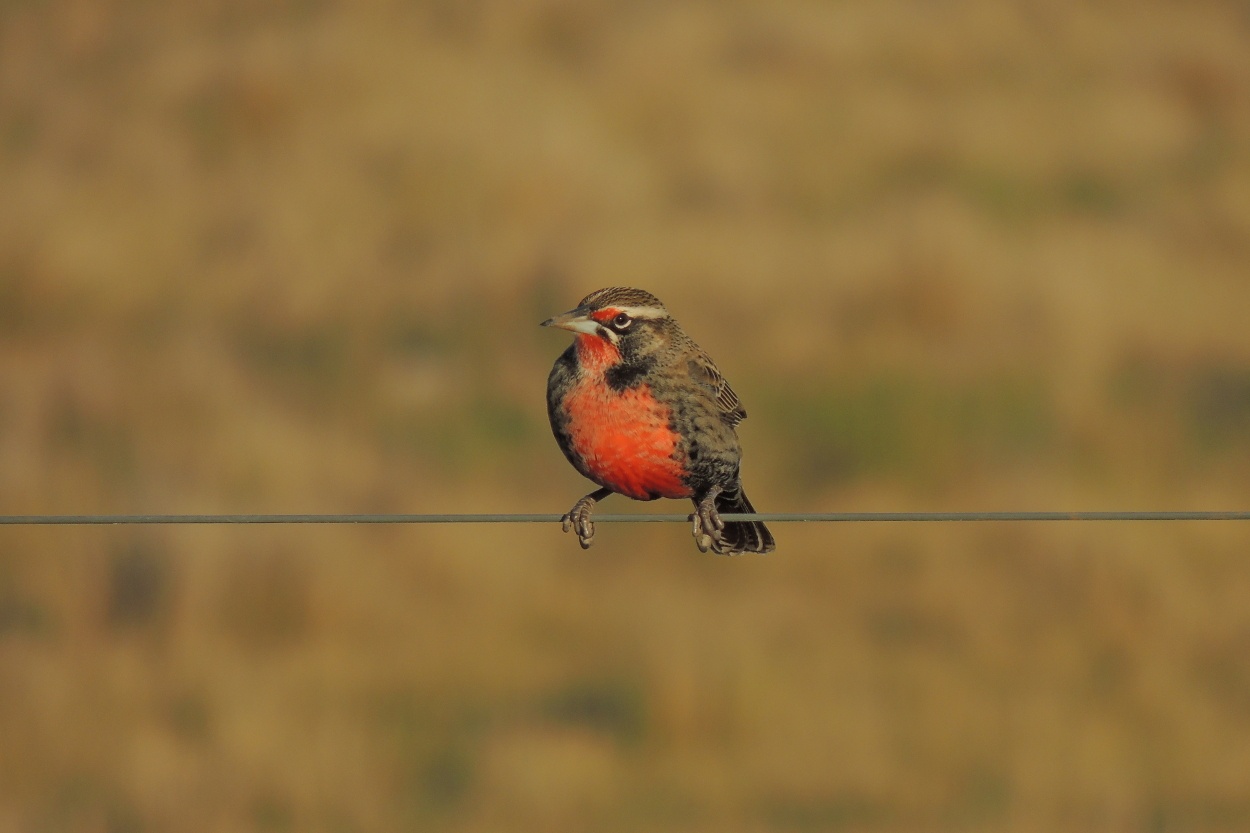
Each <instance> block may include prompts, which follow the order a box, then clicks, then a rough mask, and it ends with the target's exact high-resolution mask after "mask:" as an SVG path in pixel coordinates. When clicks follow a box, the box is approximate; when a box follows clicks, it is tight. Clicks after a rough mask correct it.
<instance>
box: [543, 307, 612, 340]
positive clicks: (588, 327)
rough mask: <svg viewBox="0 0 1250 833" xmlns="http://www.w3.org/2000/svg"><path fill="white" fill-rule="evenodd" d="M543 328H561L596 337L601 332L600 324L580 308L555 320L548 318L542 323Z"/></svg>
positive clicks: (558, 316)
mask: <svg viewBox="0 0 1250 833" xmlns="http://www.w3.org/2000/svg"><path fill="white" fill-rule="evenodd" d="M542 326H544V327H559V328H560V329H561V330H568V331H569V332H573V333H583V334H584V335H594V334H595V333H597V332H598V330H599V322H598V321H595V320H594V319H593V318H591V317H590V316H589V315H588V314H587V313H586V311H585V310H583V309H580V308H578V309H574V310H569V311H568V312H566V313H564V314H563V315H557V316H556V317H555V318H548V319H547V320H546V321H544V322H543V323H542Z"/></svg>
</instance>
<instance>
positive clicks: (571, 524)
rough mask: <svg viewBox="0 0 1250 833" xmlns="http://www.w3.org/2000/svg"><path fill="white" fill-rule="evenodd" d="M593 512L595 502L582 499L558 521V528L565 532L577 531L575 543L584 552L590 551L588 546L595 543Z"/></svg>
mask: <svg viewBox="0 0 1250 833" xmlns="http://www.w3.org/2000/svg"><path fill="white" fill-rule="evenodd" d="M594 511H595V502H594V501H593V500H590V499H589V498H582V499H581V500H579V501H578V502H577V503H575V504H573V508H572V509H570V510H569V511H568V513H567V514H565V516H564V517H562V518H561V519H560V528H561V529H563V530H564V531H565V532H571V531H574V530H576V531H577V542H578V543H579V544H581V545H582V549H584V550H588V549H590V545H591V544H593V543H594V542H595V522H594V520H593V519H592V516H593V514H594Z"/></svg>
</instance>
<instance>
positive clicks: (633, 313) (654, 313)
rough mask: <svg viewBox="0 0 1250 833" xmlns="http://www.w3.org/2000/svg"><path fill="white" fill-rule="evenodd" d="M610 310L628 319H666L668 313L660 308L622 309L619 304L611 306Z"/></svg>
mask: <svg viewBox="0 0 1250 833" xmlns="http://www.w3.org/2000/svg"><path fill="white" fill-rule="evenodd" d="M611 309H614V310H616V311H617V312H623V313H625V314H626V315H628V316H629V317H630V318H667V317H668V311H667V310H664V309H661V308H660V307H623V306H620V305H619V304H613V305H612V306H611Z"/></svg>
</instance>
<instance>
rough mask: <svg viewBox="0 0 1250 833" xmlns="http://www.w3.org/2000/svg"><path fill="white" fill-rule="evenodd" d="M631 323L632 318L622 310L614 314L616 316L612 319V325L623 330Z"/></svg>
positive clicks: (632, 321)
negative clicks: (616, 314)
mask: <svg viewBox="0 0 1250 833" xmlns="http://www.w3.org/2000/svg"><path fill="white" fill-rule="evenodd" d="M632 323H634V319H632V318H630V317H629V316H628V315H626V314H625V313H623V312H622V313H621V314H620V315H618V316H616V318H613V319H612V326H613V327H615V328H616V329H618V330H623V329H625V328H626V327H628V326H629V325H630V324H632Z"/></svg>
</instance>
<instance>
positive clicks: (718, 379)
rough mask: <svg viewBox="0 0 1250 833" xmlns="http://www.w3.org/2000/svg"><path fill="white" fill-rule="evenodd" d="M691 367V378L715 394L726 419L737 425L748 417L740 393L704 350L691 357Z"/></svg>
mask: <svg viewBox="0 0 1250 833" xmlns="http://www.w3.org/2000/svg"><path fill="white" fill-rule="evenodd" d="M689 367H690V376H691V378H693V379H694V380H695V381H696V382H698V383H699V384H700V385H702V386H704V387H706V388H707V389H708V391H709V392H711V393H712V394H714V395H715V397H716V404H717V405H719V406H720V409H721V412H722V413H723V414H724V415H725V420H726V421H727V422H728V423H729V424H730V425H737V424H738V423H739V422H742V420H744V419H746V418H747V412H746V410H745V409H744V408H743V407H742V403H741V402H739V401H738V394H736V393H734V390H733V388H731V387H729V383H728V382H726V381H725V377H723V376H721V375H720V371H719V370H717V369H716V365H715V364H713V363H712V360H711V359H710V358H708V357H707V356H706V355H705V354H703V353H702V352H699V353H696V354H695V356H694V357H693V358H691V359H690V362H689Z"/></svg>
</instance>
